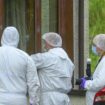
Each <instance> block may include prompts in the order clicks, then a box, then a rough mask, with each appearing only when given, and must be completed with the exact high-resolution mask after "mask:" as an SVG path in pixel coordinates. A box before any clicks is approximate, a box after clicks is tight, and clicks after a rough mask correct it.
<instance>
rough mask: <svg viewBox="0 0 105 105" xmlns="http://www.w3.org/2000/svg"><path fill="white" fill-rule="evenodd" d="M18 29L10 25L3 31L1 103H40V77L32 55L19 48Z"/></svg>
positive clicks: (14, 104)
mask: <svg viewBox="0 0 105 105" xmlns="http://www.w3.org/2000/svg"><path fill="white" fill-rule="evenodd" d="M18 43H19V33H18V30H17V29H16V28H15V27H13V26H9V27H6V28H5V29H4V31H3V34H2V37H1V47H0V105H8V104H9V105H28V96H27V94H29V98H30V102H31V103H30V104H32V105H39V97H38V95H37V92H38V91H39V86H40V84H39V79H38V75H37V69H36V66H35V64H34V62H33V60H32V59H31V57H30V56H29V55H28V54H27V53H25V52H24V51H22V50H20V49H18V48H17V46H18Z"/></svg>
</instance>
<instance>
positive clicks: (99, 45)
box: [80, 34, 105, 105]
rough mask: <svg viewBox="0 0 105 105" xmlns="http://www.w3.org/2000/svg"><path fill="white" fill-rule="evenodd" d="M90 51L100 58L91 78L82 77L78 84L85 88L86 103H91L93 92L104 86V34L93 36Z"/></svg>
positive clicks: (91, 104)
mask: <svg viewBox="0 0 105 105" xmlns="http://www.w3.org/2000/svg"><path fill="white" fill-rule="evenodd" d="M92 51H93V52H94V53H95V54H96V55H98V56H100V60H99V62H98V64H97V65H96V68H95V71H94V74H93V79H92V80H85V78H82V83H81V84H80V87H81V88H84V89H86V90H87V92H86V105H93V102H94V97H95V94H96V93H97V92H98V91H99V90H101V89H102V88H104V87H105V34H99V35H96V36H95V37H94V39H93V45H92ZM97 105H103V104H97Z"/></svg>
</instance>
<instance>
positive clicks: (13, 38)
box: [1, 26, 19, 47]
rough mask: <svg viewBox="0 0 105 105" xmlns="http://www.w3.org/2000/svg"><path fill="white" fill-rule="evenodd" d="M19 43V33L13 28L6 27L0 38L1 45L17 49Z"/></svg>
mask: <svg viewBox="0 0 105 105" xmlns="http://www.w3.org/2000/svg"><path fill="white" fill-rule="evenodd" d="M18 43H19V33H18V30H17V29H16V28H15V27H12V26H9V27H6V28H5V29H4V31H3V34H2V37H1V45H2V46H4V45H6V46H14V47H17V46H18Z"/></svg>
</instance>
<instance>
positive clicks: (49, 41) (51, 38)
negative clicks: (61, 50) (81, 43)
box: [42, 32, 62, 50]
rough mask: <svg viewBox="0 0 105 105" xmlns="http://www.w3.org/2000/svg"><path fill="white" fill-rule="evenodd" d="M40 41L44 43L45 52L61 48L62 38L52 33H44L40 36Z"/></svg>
mask: <svg viewBox="0 0 105 105" xmlns="http://www.w3.org/2000/svg"><path fill="white" fill-rule="evenodd" d="M42 39H43V40H44V41H45V49H47V50H49V49H51V48H56V47H61V46H62V38H61V36H60V35H59V34H57V33H54V32H49V33H45V34H44V35H43V36H42Z"/></svg>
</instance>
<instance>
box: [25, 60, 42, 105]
mask: <svg viewBox="0 0 105 105" xmlns="http://www.w3.org/2000/svg"><path fill="white" fill-rule="evenodd" d="M26 78H27V85H28V93H29V97H30V101H31V103H32V105H39V97H40V83H39V79H38V75H37V69H36V67H35V64H34V62H33V60H32V59H31V58H29V59H28V65H27V75H26Z"/></svg>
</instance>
